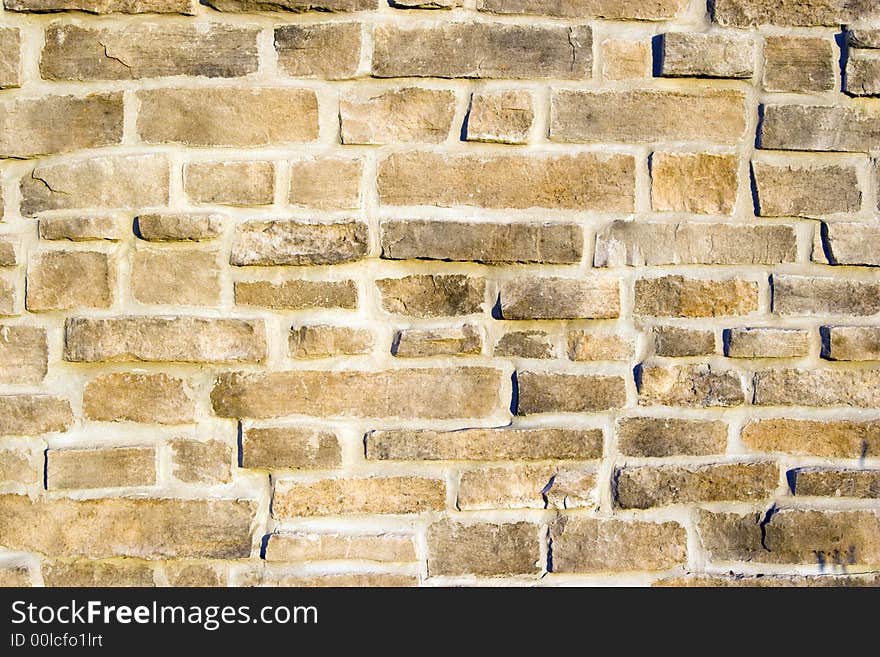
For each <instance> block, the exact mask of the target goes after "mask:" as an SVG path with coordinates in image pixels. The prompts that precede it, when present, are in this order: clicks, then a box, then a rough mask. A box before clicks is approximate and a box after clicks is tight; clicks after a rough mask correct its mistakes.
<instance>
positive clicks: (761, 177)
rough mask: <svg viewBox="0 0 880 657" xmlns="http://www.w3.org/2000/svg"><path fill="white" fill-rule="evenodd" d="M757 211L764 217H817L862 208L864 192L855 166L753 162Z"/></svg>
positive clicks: (855, 210) (856, 210)
mask: <svg viewBox="0 0 880 657" xmlns="http://www.w3.org/2000/svg"><path fill="white" fill-rule="evenodd" d="M752 173H753V175H754V178H755V187H756V189H757V197H758V201H757V204H758V207H757V214H759V215H760V216H762V217H789V216H801V217H815V216H821V215H827V214H835V213H838V212H858V211H859V210H860V209H861V205H862V192H861V190H860V189H859V182H858V178H857V176H856V170H855V168H854V167H851V166H839V165H828V166H799V165H795V164H792V165H788V166H776V165H773V164H769V163H766V162H753V163H752Z"/></svg>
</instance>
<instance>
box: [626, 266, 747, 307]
mask: <svg viewBox="0 0 880 657" xmlns="http://www.w3.org/2000/svg"><path fill="white" fill-rule="evenodd" d="M757 309H758V284H757V283H755V282H753V281H748V280H743V279H737V278H735V279H730V280H724V281H709V280H702V279H694V278H685V277H684V276H678V275H672V276H664V277H662V278H640V279H639V280H637V281H636V287H635V307H634V309H633V312H634V313H635V314H636V315H649V316H652V317H720V316H723V315H748V314H749V313H752V312H754V311H756V310H757Z"/></svg>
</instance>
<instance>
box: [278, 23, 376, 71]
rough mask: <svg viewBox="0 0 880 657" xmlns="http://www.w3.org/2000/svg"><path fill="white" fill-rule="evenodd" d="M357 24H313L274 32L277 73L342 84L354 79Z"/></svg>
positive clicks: (358, 46) (358, 50) (358, 45)
mask: <svg viewBox="0 0 880 657" xmlns="http://www.w3.org/2000/svg"><path fill="white" fill-rule="evenodd" d="M362 41H363V28H362V27H361V25H360V23H313V24H310V25H309V24H302V25H283V26H281V27H277V28H275V50H276V52H277V53H278V69H279V70H280V71H281V72H282V73H284V74H285V75H292V76H296V77H309V78H325V79H329V80H342V79H345V78H353V77H356V76H357V71H358V67H359V65H360V61H361V48H362V47H363V46H362Z"/></svg>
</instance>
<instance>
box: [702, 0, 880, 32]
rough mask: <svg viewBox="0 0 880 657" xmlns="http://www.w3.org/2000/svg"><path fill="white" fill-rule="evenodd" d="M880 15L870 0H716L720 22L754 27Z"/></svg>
mask: <svg viewBox="0 0 880 657" xmlns="http://www.w3.org/2000/svg"><path fill="white" fill-rule="evenodd" d="M878 16H880V10H878V8H877V7H875V6H874V5H873V2H871V1H870V0H856V1H855V2H852V1H851V0H817V1H815V2H813V1H811V2H791V3H789V2H767V1H766V0H716V1H715V9H714V12H713V18H714V20H715V21H716V22H717V23H720V24H721V25H726V26H731V27H752V26H756V25H785V26H792V27H811V26H814V25H815V26H823V25H824V26H828V27H836V26H840V25H842V24H845V23H852V22H855V21H867V20H870V19H871V18H872V17H873V18H876V17H878Z"/></svg>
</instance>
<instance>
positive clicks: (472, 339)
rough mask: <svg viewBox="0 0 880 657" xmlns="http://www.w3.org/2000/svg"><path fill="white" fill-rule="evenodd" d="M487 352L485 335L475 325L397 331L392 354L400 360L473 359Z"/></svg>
mask: <svg viewBox="0 0 880 657" xmlns="http://www.w3.org/2000/svg"><path fill="white" fill-rule="evenodd" d="M482 349H483V334H482V332H481V331H480V329H479V328H478V327H476V326H473V325H465V326H460V327H445V328H436V329H415V328H413V329H403V330H400V331H398V332H397V334H396V335H395V337H394V343H393V344H392V347H391V353H392V355H394V356H397V357H398V358H423V357H429V356H473V355H475V354H479V353H480V352H481V351H482Z"/></svg>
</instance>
